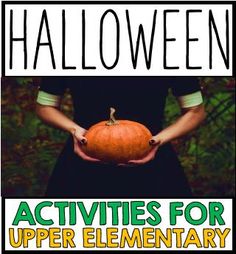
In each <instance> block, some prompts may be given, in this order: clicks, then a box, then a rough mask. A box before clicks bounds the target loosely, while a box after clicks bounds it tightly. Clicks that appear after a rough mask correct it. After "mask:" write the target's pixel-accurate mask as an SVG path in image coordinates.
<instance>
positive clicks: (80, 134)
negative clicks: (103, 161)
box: [72, 127, 100, 162]
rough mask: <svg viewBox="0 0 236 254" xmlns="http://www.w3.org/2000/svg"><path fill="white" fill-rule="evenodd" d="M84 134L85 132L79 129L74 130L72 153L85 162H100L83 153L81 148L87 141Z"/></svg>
mask: <svg viewBox="0 0 236 254" xmlns="http://www.w3.org/2000/svg"><path fill="white" fill-rule="evenodd" d="M85 133H86V130H85V129H83V128H81V127H80V128H76V130H75V131H74V132H73V133H72V136H73V141H74V152H75V153H76V154H77V155H78V156H79V157H81V158H82V159H83V160H85V161H90V162H100V160H98V159H96V158H92V157H90V156H88V155H86V154H85V153H84V152H83V150H82V146H83V145H86V143H87V139H86V138H85V137H84V135H85Z"/></svg>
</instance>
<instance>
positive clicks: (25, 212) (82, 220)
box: [5, 199, 233, 251]
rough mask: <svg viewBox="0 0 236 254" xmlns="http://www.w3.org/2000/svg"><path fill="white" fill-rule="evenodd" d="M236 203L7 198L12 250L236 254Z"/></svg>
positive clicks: (8, 241) (7, 239) (8, 245)
mask: <svg viewBox="0 0 236 254" xmlns="http://www.w3.org/2000/svg"><path fill="white" fill-rule="evenodd" d="M232 209H233V207H232V199H145V200H144V199H132V200H129V199H116V200H113V199H6V200H5V249H6V250H25V251H26V250H30V251H32V250H57V251H58V250H65V249H66V250H104V251H105V250H185V251H189V250H201V251H207V250H232V241H233V238H232V234H233V232H232V214H233V211H232Z"/></svg>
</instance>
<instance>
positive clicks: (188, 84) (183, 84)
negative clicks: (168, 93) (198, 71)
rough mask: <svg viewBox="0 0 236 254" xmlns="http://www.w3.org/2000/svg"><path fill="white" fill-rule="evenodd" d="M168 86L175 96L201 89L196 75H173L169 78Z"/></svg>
mask: <svg viewBox="0 0 236 254" xmlns="http://www.w3.org/2000/svg"><path fill="white" fill-rule="evenodd" d="M170 86H171V89H172V93H173V94H174V95H175V96H183V95H187V94H191V93H194V92H197V91H200V90H201V87H200V82H199V79H198V78H197V77H173V78H171V79H170Z"/></svg>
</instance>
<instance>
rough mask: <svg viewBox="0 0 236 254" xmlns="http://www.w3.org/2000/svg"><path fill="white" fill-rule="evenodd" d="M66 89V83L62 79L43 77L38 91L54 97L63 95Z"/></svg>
mask: <svg viewBox="0 0 236 254" xmlns="http://www.w3.org/2000/svg"><path fill="white" fill-rule="evenodd" d="M65 89H66V82H65V79H64V78H63V77H43V78H42V79H41V83H40V88H39V90H41V91H44V92H46V93H50V94H54V95H63V93H64V92H65Z"/></svg>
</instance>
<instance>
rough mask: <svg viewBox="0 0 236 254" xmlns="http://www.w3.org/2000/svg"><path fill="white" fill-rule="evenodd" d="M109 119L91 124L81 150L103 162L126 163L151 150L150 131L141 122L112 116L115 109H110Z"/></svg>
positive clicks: (141, 156) (139, 157)
mask: <svg viewBox="0 0 236 254" xmlns="http://www.w3.org/2000/svg"><path fill="white" fill-rule="evenodd" d="M110 110H111V112H110V120H109V121H102V122H99V123H97V124H95V125H93V126H92V127H91V128H90V129H89V130H88V131H87V133H86V134H85V137H86V138H87V144H86V145H85V146H83V148H82V149H83V151H84V152H85V153H86V154H87V155H89V156H91V157H94V158H97V159H100V160H102V161H104V162H111V163H126V162H128V161H129V160H137V159H141V158H143V157H144V156H145V155H147V154H148V152H149V151H150V150H151V146H150V145H149V140H150V139H151V137H152V134H151V132H150V131H149V130H148V129H147V128H146V127H145V126H144V125H142V124H140V123H138V122H134V121H129V120H119V121H117V120H116V119H115V118H114V113H115V109H113V108H111V109H110Z"/></svg>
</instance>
